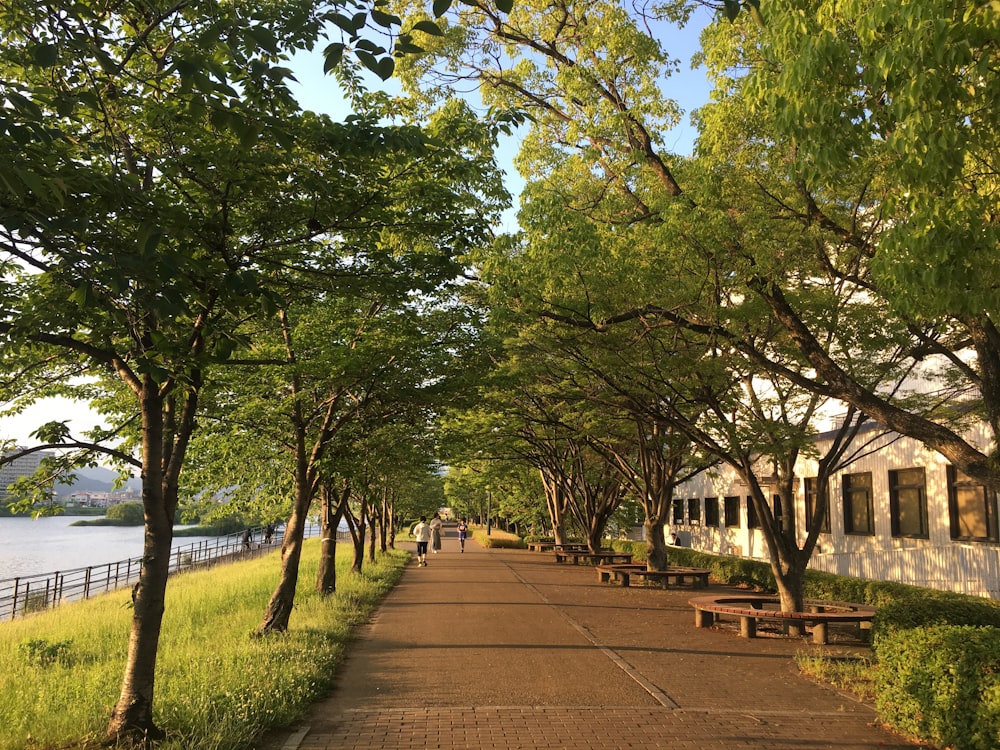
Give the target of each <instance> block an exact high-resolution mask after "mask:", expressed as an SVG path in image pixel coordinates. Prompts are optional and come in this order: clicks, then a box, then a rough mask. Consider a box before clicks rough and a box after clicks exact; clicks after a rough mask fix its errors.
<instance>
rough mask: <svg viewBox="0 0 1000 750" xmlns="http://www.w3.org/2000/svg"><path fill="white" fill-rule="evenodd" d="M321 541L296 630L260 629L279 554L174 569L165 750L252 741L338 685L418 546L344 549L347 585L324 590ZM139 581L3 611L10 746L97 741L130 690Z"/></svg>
mask: <svg viewBox="0 0 1000 750" xmlns="http://www.w3.org/2000/svg"><path fill="white" fill-rule="evenodd" d="M318 556H319V543H318V541H316V540H309V541H307V542H306V546H305V550H304V554H303V559H302V565H301V570H300V575H299V583H298V593H297V595H296V608H295V611H294V612H293V614H292V618H291V622H290V629H289V631H288V632H287V633H285V634H281V635H274V636H269V637H266V638H255V637H253V636H252V634H253V631H254V629H255V628H256V627H257V625H258V624H259V623H260V621H261V619H262V617H263V613H264V608H265V606H266V604H267V602H268V599H269V597H270V595H271V592H272V590H273V588H274V586H275V584H276V583H277V579H278V566H279V557H278V553H277V552H275V553H274V554H271V555H267V556H264V557H260V558H256V559H254V560H251V561H247V562H242V563H234V564H229V565H220V566H218V567H215V568H212V569H209V570H204V571H196V572H191V573H185V574H183V575H179V576H175V577H173V578H171V580H170V583H169V585H168V586H167V599H166V609H165V613H164V617H163V630H162V635H161V638H160V648H159V656H158V660H157V668H156V693H155V699H154V720H155V722H156V723H157V724H158V725H159V726H160V727H162V728H163V729H165V730H166V731H167V733H168V735H169V738H168V740H167V741H166V742H165V743H163V745H161V747H162V748H164V750H182V749H183V750H193V749H196V750H230V749H231V750H235V749H236V748H246V747H250V746H252V744H253V741H254V739H255V738H256V737H258V736H259V735H260V734H261V733H262V732H264V731H266V730H267V729H270V728H274V727H280V726H283V725H287V724H289V723H291V722H292V721H294V720H295V719H296V718H297V717H298V716H300V715H301V714H302V713H303V712H304V710H305V709H306V708H307V707H308V706H309V704H310V703H311V702H313V701H314V700H315V699H317V698H318V697H321V696H322V695H324V694H325V693H326V691H327V690H328V689H329V686H330V683H331V680H332V678H333V674H334V668H335V667H336V666H337V665H338V664H339V663H340V661H341V659H342V658H343V656H344V654H345V652H346V650H347V649H348V647H349V643H350V635H351V631H352V628H353V627H354V626H356V625H358V624H360V623H362V622H364V621H365V620H366V618H367V617H368V615H369V614H370V612H371V610H372V609H373V608H374V606H375V605H376V604H377V603H378V602H379V600H380V599H381V597H382V596H383V595H384V594H385V593H386V592H387V591H388V590H389V589H390V588H391V587H392V586H393V584H395V582H396V581H397V580H398V578H399V576H400V575H401V573H402V570H403V566H404V564H405V562H406V559H407V557H408V555H407V553H405V552H401V551H390V552H389V553H388V554H387V555H380V556H379V559H378V561H377V562H376V563H375V564H369V565H367V566H366V567H365V569H364V572H363V573H362V574H361V575H360V576H358V575H355V574H352V573H351V572H350V571H349V567H350V562H351V550H350V549H348V547H347V545H342V546H341V548H340V549H339V550H338V555H337V572H338V576H337V592H336V593H335V594H334V595H332V596H330V597H328V598H323V597H321V596H320V595H319V594H317V593H316V592H315V591H314V583H315V578H316V572H317V566H318ZM130 605H131V599H130V594H129V592H127V591H124V592H115V593H110V594H106V595H104V596H101V597H98V598H96V599H91V600H89V601H84V602H77V603H73V604H66V605H62V606H60V607H59V608H58V609H56V610H53V611H50V612H46V613H44V614H40V615H33V616H31V617H27V618H25V619H23V620H15V621H12V622H4V623H0V675H3V679H2V680H0V750H21V749H22V748H57V747H58V748H65V747H68V746H76V747H79V746H85V745H87V744H88V743H90V742H92V741H96V740H99V739H100V738H101V737H102V735H103V730H104V728H105V726H106V723H107V720H108V717H109V715H110V712H111V709H112V707H113V706H114V704H115V703H116V702H117V699H118V693H119V690H120V685H121V678H122V673H123V670H124V666H125V657H126V652H127V648H128V634H129V626H130V621H131V616H132V610H131V608H130Z"/></svg>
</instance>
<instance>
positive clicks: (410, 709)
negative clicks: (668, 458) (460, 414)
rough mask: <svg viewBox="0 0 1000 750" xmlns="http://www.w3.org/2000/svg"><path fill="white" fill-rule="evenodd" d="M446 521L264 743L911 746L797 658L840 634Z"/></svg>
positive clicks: (340, 747)
mask: <svg viewBox="0 0 1000 750" xmlns="http://www.w3.org/2000/svg"><path fill="white" fill-rule="evenodd" d="M448 533H449V535H450V536H446V538H445V541H444V549H443V550H442V552H441V553H439V554H432V555H429V556H428V557H429V563H428V565H427V567H423V568H421V567H417V566H416V564H415V563H413V564H411V565H410V567H409V568H408V569H407V570H406V572H405V573H404V575H403V577H402V580H401V581H400V583H399V585H398V586H397V587H396V588H395V589H394V590H393V591H392V593H390V595H389V596H388V598H387V599H386V600H385V602H384V603H383V604H382V606H381V607H380V608H379V610H378V611H377V613H376V616H375V618H374V620H373V622H372V623H371V624H370V625H369V626H368V627H366V628H365V629H364V630H363V632H362V633H361V637H360V639H359V640H358V641H357V642H356V643H355V644H354V646H353V647H352V649H351V653H350V656H349V658H348V659H347V661H346V663H345V664H344V666H343V668H342V671H341V675H340V677H339V680H338V685H337V687H336V689H335V691H334V693H333V694H332V695H331V696H330V698H328V699H327V700H325V701H322V702H320V703H318V704H316V705H315V706H314V707H313V709H312V711H311V712H310V714H309V715H308V716H307V717H305V718H304V719H303V721H302V722H301V724H300V726H298V727H296V728H294V729H293V730H291V731H288V732H284V733H281V734H280V735H276V736H275V737H272V738H271V739H270V740H269V743H268V744H265V745H262V746H261V747H262V750H346V749H352V750H371V749H373V748H379V749H380V750H383V749H389V748H406V749H410V748H413V749H423V748H446V749H447V748H506V749H509V748H573V750H590V749H594V750H608V748H657V747H669V748H674V749H675V750H681V749H683V748H693V749H697V750H745V749H746V748H753V749H755V750H758V749H759V750H764V749H765V748H766V749H767V750H774V748H781V749H783V750H785V749H794V748H831V749H836V750H870V749H871V748H908V747H914V745H912V744H910V743H908V742H905V741H903V740H901V739H900V738H898V737H896V736H894V735H892V734H890V733H888V732H886V731H884V730H882V729H880V728H879V727H878V724H877V721H876V718H875V714H874V712H873V711H872V709H871V708H870V707H868V706H865V705H861V704H859V703H857V702H856V701H854V700H853V699H851V698H850V697H847V696H845V695H842V694H840V693H838V692H836V691H834V690H832V689H829V688H827V687H823V686H820V685H818V684H815V683H813V682H811V681H809V680H807V679H805V678H803V677H801V676H799V674H798V672H797V669H796V667H795V664H794V662H793V660H792V656H793V655H794V654H795V653H797V652H799V651H803V650H810V649H814V648H826V649H831V648H833V649H836V648H840V649H844V648H845V647H838V646H827V647H820V646H813V645H812V644H811V643H810V642H809V640H808V639H803V640H797V641H795V642H791V641H788V640H785V639H779V638H757V639H753V640H747V639H742V638H739V637H737V635H735V634H734V633H732V632H721V631H717V630H701V629H696V628H695V627H694V614H693V612H692V610H691V608H690V607H689V606H688V605H687V600H688V598H689V597H690V596H691V592H690V590H684V589H672V590H660V589H645V588H628V589H622V588H619V587H614V586H610V585H608V584H601V583H598V581H597V574H596V573H595V572H594V570H593V568H590V567H589V566H573V565H568V564H564V565H557V564H555V562H554V561H553V559H552V556H551V554H548V553H536V552H526V551H521V550H488V549H484V548H482V547H480V546H479V545H478V544H476V543H475V542H470V543H468V544H467V545H466V552H465V553H464V554H462V553H460V552H459V550H458V541H457V540H456V539H455V538H454V536H453V535H454V532H453V531H452V530H449V531H448ZM404 546H405V545H404ZM710 590H715V589H710ZM718 590H721V589H718Z"/></svg>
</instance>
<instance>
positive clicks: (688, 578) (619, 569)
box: [597, 563, 708, 589]
mask: <svg viewBox="0 0 1000 750" xmlns="http://www.w3.org/2000/svg"><path fill="white" fill-rule="evenodd" d="M633 577H636V578H641V579H643V580H644V581H655V582H657V583H662V584H663V585H664V586H669V585H670V584H671V583H675V584H678V585H681V586H683V585H685V584H687V583H688V582H690V585H691V587H692V588H697V589H703V588H705V587H707V586H708V570H707V569H706V568H685V567H679V566H676V567H670V568H667V569H666V570H647V569H646V566H645V565H643V564H639V563H629V564H626V565H607V564H601V565H598V566H597V580H598V581H600V582H601V583H609V582H612V581H613V582H615V583H619V584H621V585H622V586H625V587H628V585H629V583H631V579H632V578H633Z"/></svg>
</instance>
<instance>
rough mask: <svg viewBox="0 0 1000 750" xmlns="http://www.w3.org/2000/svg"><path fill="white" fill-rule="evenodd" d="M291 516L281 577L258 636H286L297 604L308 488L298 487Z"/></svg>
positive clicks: (282, 547)
mask: <svg viewBox="0 0 1000 750" xmlns="http://www.w3.org/2000/svg"><path fill="white" fill-rule="evenodd" d="M295 495H296V497H295V503H294V505H293V507H292V515H291V517H290V518H289V519H288V523H287V524H286V525H285V536H284V539H283V540H282V542H281V577H280V579H279V580H278V585H277V587H276V588H275V589H274V592H273V593H272V594H271V600H270V601H269V602H268V603H267V608H266V609H265V610H264V619H263V621H262V622H261V624H260V625H259V626H258V627H257V630H256V634H257V635H266V634H267V633H284V632H285V631H286V630H288V621H289V619H290V618H291V616H292V607H293V606H294V604H295V589H296V586H297V584H298V580H299V563H300V562H301V560H302V541H303V538H304V536H305V528H306V515H307V513H308V512H309V505H310V500H311V497H310V494H309V492H308V490H307V488H306V487H296V488H295Z"/></svg>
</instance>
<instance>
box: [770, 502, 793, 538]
mask: <svg viewBox="0 0 1000 750" xmlns="http://www.w3.org/2000/svg"><path fill="white" fill-rule="evenodd" d="M771 508H772V514H773V516H774V526H775V528H776V529H778V531H780V532H786V531H788V530H789V527H787V524H788V523H789V521H788V520H786V519H785V513H784V509H783V508H782V507H781V495H772V496H771Z"/></svg>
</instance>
